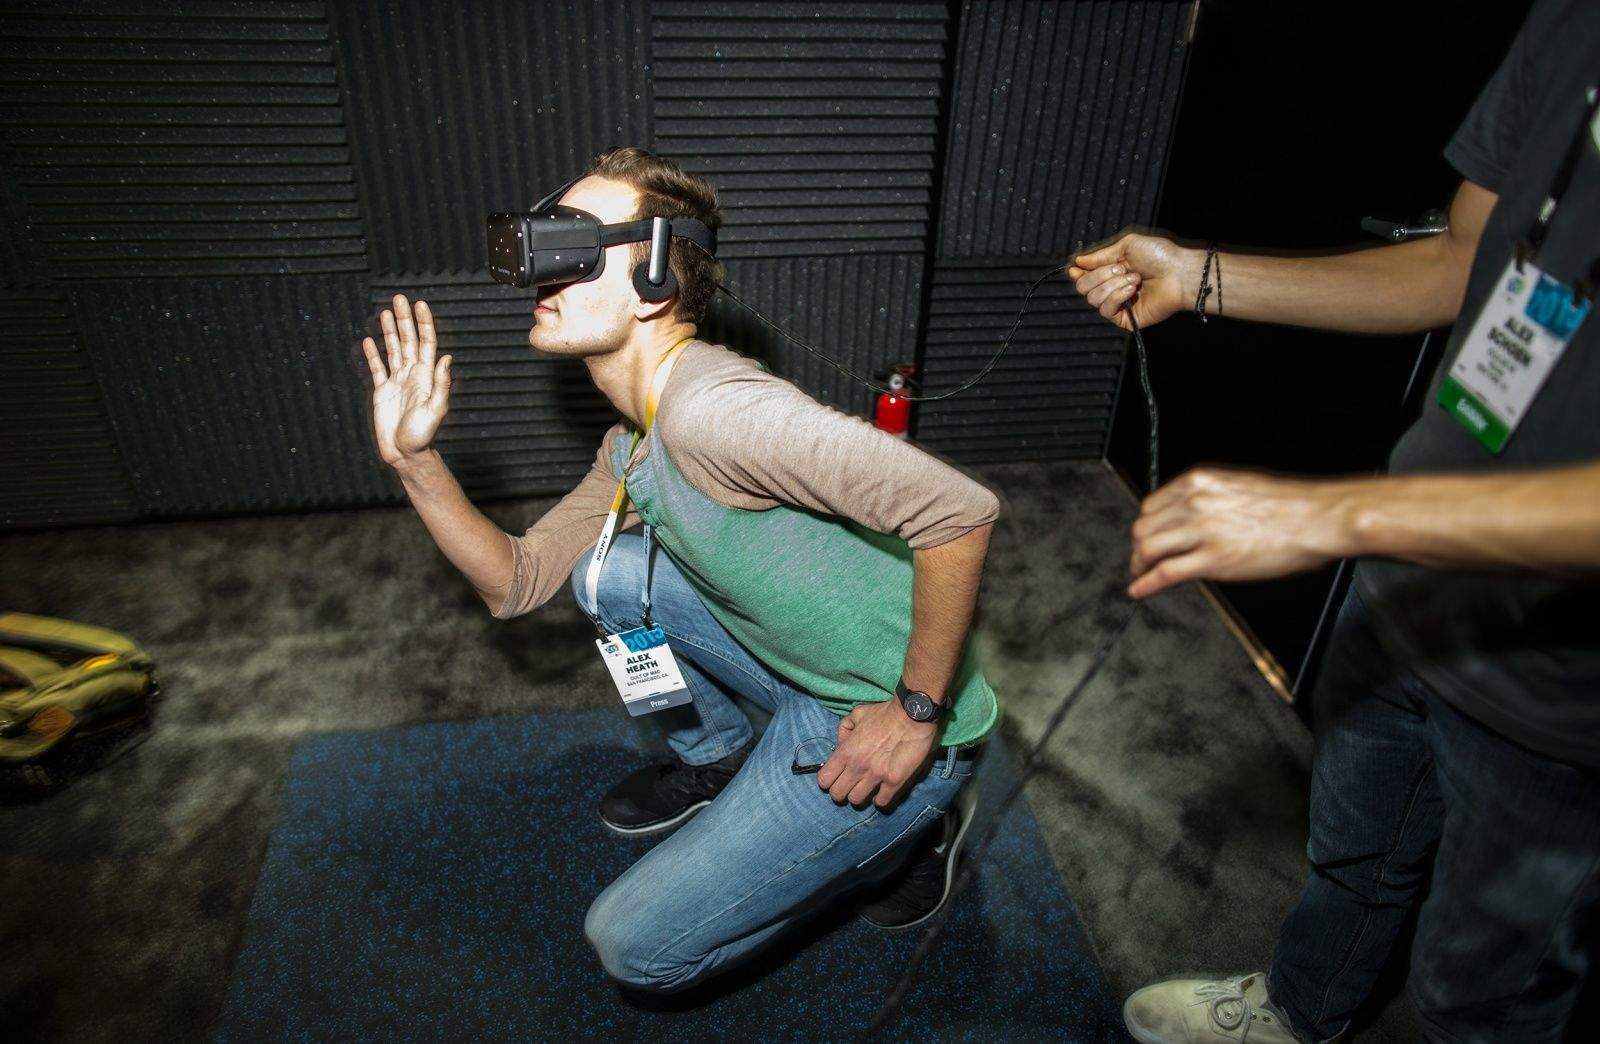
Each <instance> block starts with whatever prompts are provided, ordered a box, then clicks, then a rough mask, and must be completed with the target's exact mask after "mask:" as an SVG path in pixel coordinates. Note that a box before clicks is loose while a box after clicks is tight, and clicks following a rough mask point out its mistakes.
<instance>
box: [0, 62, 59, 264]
mask: <svg viewBox="0 0 1600 1044" xmlns="http://www.w3.org/2000/svg"><path fill="white" fill-rule="evenodd" d="M3 75H4V73H0V76H3ZM11 169H12V168H11V164H10V163H9V162H8V161H7V156H6V149H5V148H4V146H3V145H0V288H8V287H23V286H42V285H44V284H45V283H46V282H48V280H47V278H46V276H45V273H44V266H43V265H42V264H40V263H39V256H38V251H37V250H36V249H35V247H34V243H33V230H32V229H31V228H30V227H29V226H28V206H27V203H26V202H24V201H23V198H22V193H21V191H19V190H18V188H17V182H16V178H15V177H14V176H13V175H12V172H11Z"/></svg>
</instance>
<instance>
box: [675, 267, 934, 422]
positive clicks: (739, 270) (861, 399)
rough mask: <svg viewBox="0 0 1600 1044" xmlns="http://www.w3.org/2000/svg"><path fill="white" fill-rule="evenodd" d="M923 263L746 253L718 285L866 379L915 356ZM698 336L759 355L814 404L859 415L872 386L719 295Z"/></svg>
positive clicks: (867, 404) (869, 400) (866, 405)
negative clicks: (757, 256)
mask: <svg viewBox="0 0 1600 1044" xmlns="http://www.w3.org/2000/svg"><path fill="white" fill-rule="evenodd" d="M923 267H924V262H923V259H922V258H921V257H920V256H917V255H913V254H881V255H873V254H864V255H857V256H854V257H839V256H833V257H818V258H801V257H784V258H760V259H755V258H747V259H744V260H739V261H734V262H732V263H730V264H729V265H728V276H727V280H726V282H727V284H728V285H729V286H730V287H732V288H733V290H734V292H735V293H737V294H738V295H739V296H740V297H741V298H743V299H744V300H745V301H748V302H749V303H750V304H752V305H754V306H755V307H756V308H758V309H760V310H761V311H762V312H763V313H764V314H766V315H768V316H770V317H771V318H772V319H773V320H774V321H775V322H777V323H778V324H779V325H780V326H782V327H783V328H784V329H785V330H788V331H789V332H790V333H791V334H792V335H793V336H795V337H798V338H800V339H801V340H804V341H806V342H807V343H809V344H811V345H813V346H815V347H817V348H818V349H820V350H821V351H823V352H825V353H826V354H827V355H828V356H829V357H830V358H833V359H836V360H838V361H839V362H841V363H843V364H844V365H846V366H848V367H850V368H851V369H852V370H855V371H856V372H857V373H862V374H865V375H867V376H869V377H875V376H877V375H878V374H880V373H882V372H884V371H885V370H887V369H888V368H889V367H890V366H893V365H894V364H895V363H898V362H911V361H913V360H914V359H915V358H916V334H917V314H918V312H919V311H920V310H921V307H922V273H923ZM705 336H706V337H707V338H709V339H711V340H713V341H720V342H722V343H724V344H727V345H728V346H729V347H730V348H732V349H734V350H735V351H737V352H739V353H740V354H743V355H751V356H755V357H756V358H759V359H761V360H763V361H764V362H766V364H767V365H768V366H769V367H770V368H771V369H772V371H773V372H774V373H776V374H778V375H779V376H781V377H785V378H788V379H789V380H792V381H794V382H795V383H796V384H798V385H800V387H802V388H804V389H806V390H807V391H809V392H810V393H811V394H812V395H814V396H816V397H817V398H818V399H820V400H821V401H822V402H826V403H828V404H830V405H832V406H837V407H838V408H839V409H842V410H846V411H849V412H852V413H858V414H859V413H866V412H867V410H868V409H869V408H870V407H871V405H872V399H873V397H874V396H873V393H872V392H870V391H868V390H867V389H866V388H864V387H863V386H861V385H860V384H857V383H856V382H855V381H853V380H851V379H850V378H848V377H845V376H844V375H842V374H840V373H839V372H838V371H837V370H835V369H834V368H833V367H831V366H829V365H828V364H827V363H825V362H823V361H821V360H820V359H818V358H817V357H816V356H814V355H812V354H811V353H809V352H807V351H806V350H805V349H803V348H799V347H796V346H794V345H792V344H790V343H789V342H788V341H786V340H784V339H783V338H781V337H779V336H778V335H777V334H775V333H773V332H772V330H771V329H769V328H768V327H766V326H765V325H763V324H762V323H761V322H760V320H758V319H756V318H754V317H753V316H751V315H750V313H749V312H747V311H745V310H744V309H743V308H740V307H739V306H738V305H736V304H734V303H733V302H732V301H730V300H728V299H727V297H726V296H724V295H721V294H719V295H718V296H717V299H716V301H715V303H714V305H713V307H712V309H711V314H710V316H709V321H708V322H707V324H706V331H705Z"/></svg>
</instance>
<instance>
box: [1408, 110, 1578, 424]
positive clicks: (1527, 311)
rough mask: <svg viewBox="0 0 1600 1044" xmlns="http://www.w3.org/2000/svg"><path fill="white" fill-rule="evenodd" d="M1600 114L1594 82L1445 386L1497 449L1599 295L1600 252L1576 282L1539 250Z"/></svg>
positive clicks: (1447, 397) (1462, 416)
mask: <svg viewBox="0 0 1600 1044" xmlns="http://www.w3.org/2000/svg"><path fill="white" fill-rule="evenodd" d="M1597 121H1600V91H1597V90H1596V89H1595V88H1594V87H1591V88H1589V94H1588V108H1587V110H1586V111H1585V113H1584V117H1583V121H1582V122H1581V123H1580V124H1579V125H1578V133H1577V136H1576V137H1574V138H1573V140H1572V144H1571V146H1570V147H1569V148H1568V149H1567V153H1566V156H1565V157H1564V158H1563V159H1562V161H1561V166H1560V168H1559V169H1558V170H1557V172H1556V178H1555V182H1554V184H1553V185H1552V186H1551V189H1550V192H1549V193H1548V194H1547V195H1546V196H1545V200H1544V203H1543V204H1542V205H1541V206H1540V208H1539V213H1538V215H1537V216H1536V217H1535V219H1534V222H1533V225H1532V227H1531V228H1529V229H1528V232H1527V235H1526V236H1524V237H1523V239H1522V240H1520V241H1519V242H1518V243H1517V247H1516V252H1515V254H1514V255H1513V257H1512V259H1511V260H1510V261H1509V262H1507V264H1506V267H1505V271H1503V272H1501V273H1500V278H1499V280H1498V281H1497V282H1496V283H1495V286H1494V289H1493V290H1492V291H1491V292H1490V294H1489V298H1488V300H1487V301H1485V302H1484V305H1483V309H1482V310H1481V311H1480V312H1479V313H1478V318H1477V320H1476V321H1475V322H1474V323H1473V324H1472V329H1471V331H1470V332H1469V333H1468V334H1467V336H1466V338H1465V340H1463V341H1462V343H1461V351H1460V352H1459V353H1457V355H1456V359H1455V362H1454V363H1453V364H1451V367H1450V372H1449V373H1448V374H1447V375H1446V376H1445V379H1444V381H1443V382H1442V383H1441V384H1440V386H1439V405H1440V406H1443V407H1444V409H1445V410H1446V411H1447V412H1449V414H1450V415H1451V416H1452V417H1455V418H1456V420H1458V421H1460V422H1461V424H1462V425H1463V426H1464V427H1465V428H1466V429H1467V431H1468V432H1470V433H1471V434H1472V436H1473V437H1474V438H1476V439H1477V440H1478V442H1480V443H1481V444H1482V445H1483V447H1484V448H1485V449H1487V450H1488V451H1489V452H1490V453H1499V452H1500V451H1501V450H1503V449H1505V447H1506V443H1508V442H1509V441H1510V440H1511V435H1512V433H1513V432H1515V431H1516V430H1517V425H1518V424H1520V423H1521V421H1522V418H1523V417H1524V416H1525V415H1526V414H1527V411H1528V407H1529V406H1530V405H1532V403H1533V400H1534V398H1535V397H1536V396H1537V395H1538V394H1539V389H1540V388H1541V387H1543V386H1544V382H1545V380H1546V378H1548V377H1549V376H1550V373H1551V371H1552V370H1554V369H1555V366H1556V363H1557V361H1558V360H1559V359H1560V358H1561V353H1562V352H1563V351H1565V350H1566V347H1567V344H1568V343H1569V342H1570V341H1571V340H1572V336H1573V334H1574V333H1576V332H1577V329H1578V327H1579V326H1581V325H1582V324H1583V321H1584V319H1586V318H1587V317H1588V315H1589V310H1590V308H1591V307H1592V305H1593V303H1594V295H1595V289H1596V285H1597V284H1600V259H1597V260H1596V261H1595V263H1594V265H1593V266H1592V267H1591V268H1590V271H1589V274H1588V276H1587V277H1586V278H1584V279H1582V280H1580V281H1579V283H1578V285H1577V287H1576V288H1573V287H1568V286H1567V285H1566V284H1565V283H1563V282H1562V281H1561V280H1559V279H1556V278H1554V277H1552V276H1551V275H1549V274H1548V273H1546V272H1545V271H1544V270H1543V269H1541V268H1540V267H1539V265H1538V264H1537V258H1538V255H1539V249H1540V247H1542V246H1543V245H1544V240H1545V236H1546V235H1547V234H1548V233H1549V231H1550V222H1551V220H1552V219H1553V218H1554V217H1555V213H1556V210H1557V208H1558V207H1559V206H1560V205H1561V198H1562V196H1564V195H1565V194H1566V191H1567V188H1568V187H1569V186H1570V185H1571V183H1572V174H1573V171H1574V170H1575V169H1576V168H1577V165H1578V159H1579V157H1580V156H1581V155H1582V152H1583V149H1584V145H1585V140H1586V139H1587V138H1588V137H1589V136H1590V135H1591V134H1594V135H1595V136H1596V143H1597V147H1600V122H1597Z"/></svg>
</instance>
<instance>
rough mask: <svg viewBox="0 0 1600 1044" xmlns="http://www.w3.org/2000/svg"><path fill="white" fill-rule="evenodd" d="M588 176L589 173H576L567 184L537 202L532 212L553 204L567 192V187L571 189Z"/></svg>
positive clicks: (538, 211)
mask: <svg viewBox="0 0 1600 1044" xmlns="http://www.w3.org/2000/svg"><path fill="white" fill-rule="evenodd" d="M586 177H588V175H587V174H578V175H576V176H575V177H573V178H572V179H571V180H569V181H568V182H567V183H566V184H565V185H562V186H561V187H560V188H558V189H556V190H555V191H554V192H552V193H550V194H549V195H548V196H546V197H544V198H543V199H541V200H540V201H539V202H537V203H535V204H534V205H533V211H532V212H533V213H535V214H538V213H540V212H541V211H543V210H544V209H545V208H547V207H549V206H551V205H552V204H554V203H555V201H556V200H558V199H560V198H561V197H562V196H563V195H565V194H566V191H567V189H569V188H571V187H572V186H574V185H576V184H577V183H578V182H580V181H582V180H583V179H584V178H586Z"/></svg>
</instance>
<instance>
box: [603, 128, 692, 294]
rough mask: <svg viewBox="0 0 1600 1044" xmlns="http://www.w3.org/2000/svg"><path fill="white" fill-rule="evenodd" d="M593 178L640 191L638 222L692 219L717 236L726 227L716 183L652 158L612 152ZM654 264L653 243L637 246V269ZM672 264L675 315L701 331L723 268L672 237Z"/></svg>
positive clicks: (640, 152) (629, 149)
mask: <svg viewBox="0 0 1600 1044" xmlns="http://www.w3.org/2000/svg"><path fill="white" fill-rule="evenodd" d="M589 173H590V174H593V175H599V176H600V177H603V178H611V179H613V180H615V181H621V182H624V183H626V184H628V185H632V186H633V187H634V188H635V189H636V190H638V193H639V209H638V210H637V211H635V212H634V215H633V216H634V218H635V219H636V220H637V219H643V218H653V217H664V218H675V217H688V218H694V219H695V220H696V221H700V222H703V223H704V224H705V226H706V227H707V228H709V229H711V231H713V232H715V231H716V230H717V228H718V226H720V225H721V224H722V211H720V210H718V209H717V190H716V189H714V188H712V187H711V182H709V181H707V180H706V179H705V178H702V177H699V176H698V175H695V174H690V173H689V172H688V171H685V170H684V169H683V168H682V167H680V166H678V165H677V164H676V163H673V162H672V161H671V160H665V159H662V158H661V157H660V156H657V155H655V154H654V153H652V152H647V151H645V150H644V149H640V148H635V147H633V146H628V147H626V148H617V149H607V150H606V151H605V152H602V153H601V154H600V155H599V156H598V157H596V159H595V161H594V166H592V167H590V168H589ZM649 259H650V244H649V243H635V244H633V260H632V262H631V264H632V265H635V266H637V265H641V264H644V263H646V262H647V261H648V260H649ZM667 261H668V264H669V265H670V266H671V268H672V274H673V275H675V276H677V278H678V300H677V303H676V304H675V305H674V306H673V310H674V311H675V312H676V313H677V315H678V317H679V318H680V319H685V320H688V321H689V322H692V323H695V324H697V325H698V324H700V323H702V322H704V321H705V317H706V308H707V306H709V305H710V304H711V296H712V295H713V294H715V293H716V292H717V284H718V283H719V282H721V280H722V265H721V263H720V262H718V261H717V259H716V258H714V257H712V256H711V255H710V254H708V253H706V252H705V251H704V250H701V249H700V248H699V247H698V246H696V245H695V244H693V243H691V242H689V241H688V240H686V239H682V238H680V237H678V236H673V237H672V249H671V250H670V251H669V252H668V254H667Z"/></svg>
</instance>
